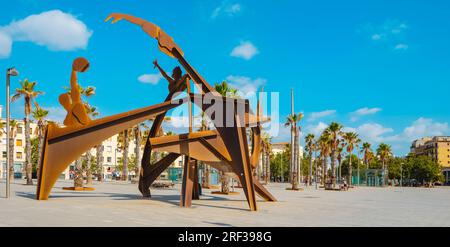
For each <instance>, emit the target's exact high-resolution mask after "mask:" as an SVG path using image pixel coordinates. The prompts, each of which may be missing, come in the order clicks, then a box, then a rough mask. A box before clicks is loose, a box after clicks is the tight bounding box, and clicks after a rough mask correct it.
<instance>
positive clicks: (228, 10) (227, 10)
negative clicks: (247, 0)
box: [211, 1, 242, 19]
mask: <svg viewBox="0 0 450 247" xmlns="http://www.w3.org/2000/svg"><path fill="white" fill-rule="evenodd" d="M241 10H242V7H241V5H240V4H239V3H234V4H228V3H227V2H226V1H223V2H222V3H221V4H220V5H219V6H218V7H216V8H215V9H214V10H213V12H212V13H211V18H212V19H215V18H217V17H218V16H220V15H222V14H226V15H227V16H230V17H232V16H234V15H236V14H237V13H239V12H241Z"/></svg>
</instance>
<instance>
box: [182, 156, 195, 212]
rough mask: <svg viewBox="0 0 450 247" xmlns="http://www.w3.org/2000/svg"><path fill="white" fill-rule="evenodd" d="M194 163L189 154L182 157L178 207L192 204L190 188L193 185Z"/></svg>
mask: <svg viewBox="0 0 450 247" xmlns="http://www.w3.org/2000/svg"><path fill="white" fill-rule="evenodd" d="M194 169H195V164H194V162H192V161H191V159H190V158H189V156H185V157H184V167H183V184H182V186H181V198H180V207H186V208H187V207H190V206H191V204H192V189H193V185H194Z"/></svg>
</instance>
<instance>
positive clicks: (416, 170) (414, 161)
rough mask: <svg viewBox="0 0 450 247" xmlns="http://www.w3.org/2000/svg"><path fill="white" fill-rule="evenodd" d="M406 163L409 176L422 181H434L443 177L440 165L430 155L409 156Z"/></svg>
mask: <svg viewBox="0 0 450 247" xmlns="http://www.w3.org/2000/svg"><path fill="white" fill-rule="evenodd" d="M406 164H407V165H406V167H407V169H409V170H408V171H407V173H409V177H410V178H413V179H416V180H417V181H418V182H420V183H433V182H437V181H442V179H443V175H442V173H441V167H440V165H439V164H438V163H437V162H436V161H434V160H433V159H432V158H430V157H428V156H417V157H414V156H412V157H408V158H407V160H406Z"/></svg>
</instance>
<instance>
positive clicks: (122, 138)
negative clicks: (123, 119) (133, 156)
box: [117, 129, 130, 181]
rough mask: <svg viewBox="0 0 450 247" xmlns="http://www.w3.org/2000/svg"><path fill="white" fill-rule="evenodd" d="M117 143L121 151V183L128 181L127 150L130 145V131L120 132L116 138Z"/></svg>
mask: <svg viewBox="0 0 450 247" xmlns="http://www.w3.org/2000/svg"><path fill="white" fill-rule="evenodd" d="M117 139H118V140H117V142H118V143H119V145H120V147H119V149H121V150H122V177H121V180H122V181H127V180H128V148H129V143H130V130H129V129H126V130H124V131H122V132H121V133H120V134H119V136H118V137H117Z"/></svg>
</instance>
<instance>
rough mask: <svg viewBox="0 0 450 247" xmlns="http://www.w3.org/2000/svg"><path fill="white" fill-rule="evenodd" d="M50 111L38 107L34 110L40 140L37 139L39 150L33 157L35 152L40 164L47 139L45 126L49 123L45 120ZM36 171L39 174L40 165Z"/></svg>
mask: <svg viewBox="0 0 450 247" xmlns="http://www.w3.org/2000/svg"><path fill="white" fill-rule="evenodd" d="M48 113H49V112H48V111H47V110H44V109H42V108H40V107H36V108H35V109H34V111H33V118H34V119H35V120H37V125H38V127H37V136H38V138H37V142H38V146H37V150H36V151H34V150H33V151H32V155H33V153H34V152H36V154H37V157H36V158H37V161H38V163H39V160H40V158H41V155H42V147H43V146H44V138H45V135H44V134H45V133H44V132H45V126H46V124H47V122H46V120H45V118H46V117H47V116H48ZM36 167H37V168H36V169H37V173H38V174H39V166H38V165H36Z"/></svg>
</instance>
